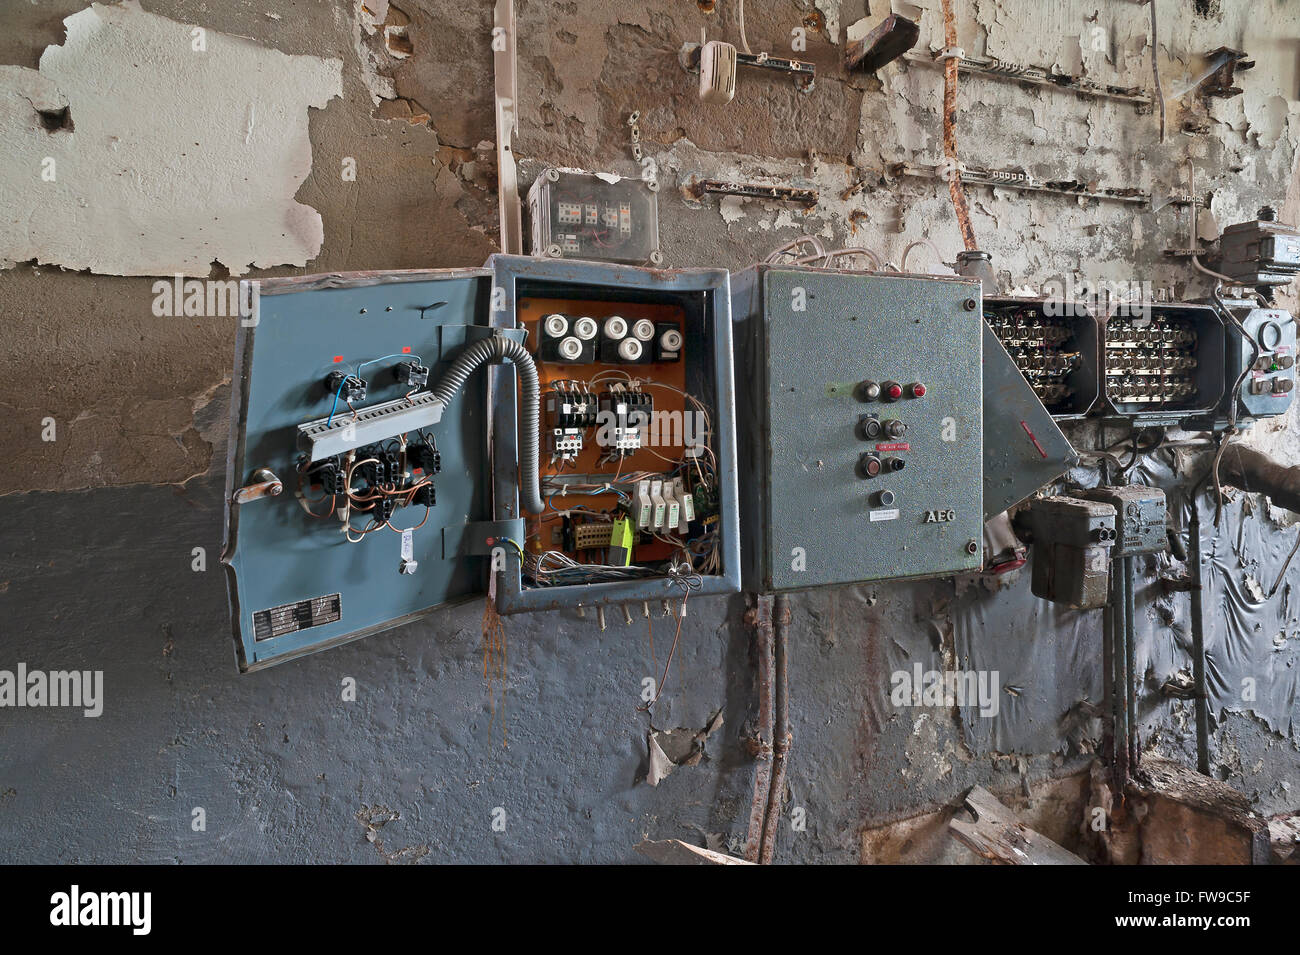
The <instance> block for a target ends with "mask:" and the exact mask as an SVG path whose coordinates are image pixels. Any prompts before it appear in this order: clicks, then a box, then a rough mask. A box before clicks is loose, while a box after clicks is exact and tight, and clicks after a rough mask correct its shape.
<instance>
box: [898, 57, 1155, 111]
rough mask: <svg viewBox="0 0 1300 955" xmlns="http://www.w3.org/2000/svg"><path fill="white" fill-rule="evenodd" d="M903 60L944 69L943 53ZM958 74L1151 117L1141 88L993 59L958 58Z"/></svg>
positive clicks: (1151, 99)
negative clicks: (1118, 103)
mask: <svg viewBox="0 0 1300 955" xmlns="http://www.w3.org/2000/svg"><path fill="white" fill-rule="evenodd" d="M904 58H905V59H907V60H908V61H909V62H912V63H921V64H924V65H926V66H939V67H942V66H943V51H942V50H939V51H934V50H931V51H928V52H922V51H920V50H916V51H912V52H909V53H906V54H904ZM957 71H958V72H959V73H965V74H968V75H970V74H976V75H979V76H989V77H992V78H994V79H1000V80H1010V81H1012V82H1016V83H1033V84H1036V85H1038V86H1054V87H1056V88H1057V89H1060V90H1065V91H1067V92H1071V93H1076V94H1078V95H1080V96H1093V97H1099V98H1102V99H1116V100H1122V101H1124V102H1128V103H1132V104H1133V106H1134V107H1135V108H1136V109H1137V111H1138V112H1139V113H1150V112H1151V111H1152V110H1153V109H1155V98H1154V97H1153V96H1152V95H1151V94H1150V93H1148V92H1146V91H1145V90H1143V89H1141V88H1140V87H1136V86H1112V85H1108V84H1104V83H1094V82H1092V81H1091V80H1087V79H1084V78H1083V77H1081V76H1073V75H1071V74H1069V73H1062V72H1060V71H1059V70H1055V69H1053V68H1051V67H1046V66H1035V65H1032V64H1025V63H1013V62H1011V61H1009V60H1000V59H998V58H996V57H983V56H967V55H962V56H959V57H958V58H957Z"/></svg>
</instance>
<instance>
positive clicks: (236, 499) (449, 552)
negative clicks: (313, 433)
mask: <svg viewBox="0 0 1300 955" xmlns="http://www.w3.org/2000/svg"><path fill="white" fill-rule="evenodd" d="M244 295H245V298H244V301H245V302H248V301H250V300H251V302H252V303H253V307H252V309H251V314H250V315H249V317H247V318H245V319H244V320H243V322H242V325H243V326H244V327H242V328H241V330H240V339H239V345H238V354H237V365H236V369H235V379H234V381H235V387H234V398H233V402H232V405H233V408H232V426H231V427H232V435H231V442H230V452H229V454H230V456H229V460H228V462H227V479H226V481H227V483H226V495H227V496H226V500H227V511H226V529H225V546H224V550H223V553H222V562H223V563H224V564H225V565H226V568H227V583H228V585H229V592H230V603H231V618H232V625H233V630H234V638H235V647H236V650H237V653H238V657H239V667H240V669H241V670H243V671H249V670H256V669H260V668H262V667H265V666H268V665H270V664H273V663H278V662H280V661H282V660H287V659H291V658H293V657H297V656H301V655H303V654H306V653H311V652H314V651H316V650H321V649H324V648H326V647H331V646H335V645H337V644H340V643H344V642H347V641H349V640H355V639H357V638H358V637H363V636H367V635H369V634H372V633H375V632H376V631H379V630H383V629H386V628H388V627H392V626H395V625H397V624H400V623H404V622H406V621H408V620H412V619H414V618H416V617H419V616H421V615H423V614H426V613H428V612H429V611H430V610H432V609H434V608H436V607H439V606H441V605H444V604H449V603H453V602H456V601H460V600H464V599H467V598H470V597H472V596H474V595H475V594H481V593H482V591H483V580H484V579H485V575H484V570H485V564H484V562H482V561H480V560H476V559H469V557H468V555H467V553H466V545H465V541H467V540H469V539H471V538H474V537H476V536H482V535H473V534H467V533H466V530H467V528H471V527H478V528H479V529H480V530H481V529H483V526H482V525H479V524H477V522H480V521H490V520H491V517H492V502H491V497H492V495H491V488H490V473H491V471H490V467H489V465H488V399H487V387H488V384H487V375H486V374H484V371H483V370H480V371H479V372H478V373H476V374H474V375H471V376H470V378H469V379H468V380H467V382H466V383H465V386H464V388H463V389H462V390H461V391H460V393H459V394H458V395H457V396H456V398H455V399H454V400H453V401H451V402H450V404H449V405H447V406H446V407H443V408H441V416H440V419H439V420H437V421H436V423H427V419H428V418H429V417H430V416H429V415H428V414H426V415H425V423H423V424H422V423H421V421H420V419H418V418H413V416H412V415H411V414H410V413H409V412H410V411H411V407H413V405H414V403H413V402H412V396H414V397H415V401H417V402H418V401H419V400H420V398H421V397H422V396H424V397H427V396H428V392H427V391H423V392H422V391H421V390H420V388H419V387H418V386H417V387H414V388H413V387H412V385H411V381H410V380H409V378H407V379H405V380H404V379H403V377H402V376H403V375H404V374H414V375H415V376H416V377H417V378H418V377H419V374H420V366H423V368H424V370H425V374H427V376H428V385H430V386H431V385H433V384H434V383H435V382H436V381H437V380H438V378H439V377H440V375H441V374H442V373H443V372H445V371H446V369H447V367H448V365H449V364H450V362H451V361H452V360H453V359H454V358H455V357H456V355H457V354H458V353H459V352H460V351H461V350H462V349H464V348H465V347H466V346H467V345H471V344H473V342H475V341H477V340H480V339H482V338H484V337H487V336H489V335H491V334H492V333H493V332H492V328H491V318H492V312H491V310H490V309H489V304H490V301H489V300H490V296H491V275H490V273H489V272H487V271H486V270H483V269H447V270H433V271H411V272H359V273H347V274H337V275H319V276H306V277H303V278H288V279H270V280H267V281H264V282H261V283H246V287H245V290H244ZM411 365H414V366H415V367H414V368H412V367H410V366H411ZM334 372H342V375H343V377H342V378H336V379H335V380H337V381H338V382H339V387H337V388H336V387H334V381H332V380H331V379H330V375H331V374H332V373H334ZM346 376H354V377H356V378H359V379H362V380H364V381H365V394H364V395H362V394H360V393H359V392H355V393H354V391H353V387H354V386H355V384H356V383H355V382H352V383H349V382H348V380H347V377H346ZM348 397H353V398H354V400H353V401H352V407H349V404H348V401H347V398H348ZM340 399H342V400H340ZM385 408H387V409H389V411H390V412H391V411H393V410H396V411H399V412H401V414H397V415H395V416H394V417H392V418H385V419H384V421H383V422H381V423H379V424H378V425H377V429H378V430H376V426H371V427H369V428H368V430H366V429H367V421H370V422H371V425H374V422H375V419H376V417H377V416H380V415H382V414H385V413H387V412H385V411H384V410H383V409H385ZM337 418H342V419H344V420H345V422H348V423H349V424H350V425H351V426H353V427H355V428H356V429H357V432H359V433H362V434H364V436H365V439H366V442H367V443H366V444H365V445H364V446H360V447H358V448H357V449H356V450H352V451H349V452H346V453H343V454H335V456H334V457H333V458H330V459H328V460H327V459H324V458H317V457H316V456H317V455H319V454H321V453H322V452H321V448H320V446H319V445H316V446H312V447H313V450H312V452H311V453H307V452H306V451H305V450H304V448H305V447H306V446H308V445H309V444H310V442H308V441H307V440H306V438H305V436H304V435H303V434H301V433H300V430H301V429H300V426H301V425H304V424H307V423H310V422H313V421H318V420H320V419H325V420H326V421H330V422H331V423H332V422H333V419H337ZM408 429H409V431H410V435H409V441H410V442H412V443H411V444H409V445H408V444H407V443H406V442H405V441H403V440H402V439H401V438H400V437H399V436H400V435H401V434H402V433H405V432H407V431H408ZM388 431H391V432H392V433H391V434H388V433H387V432H388ZM417 437H418V440H419V441H420V442H421V443H420V444H419V445H418V448H417V447H416V445H415V444H414V442H415V441H416V440H417ZM429 438H432V439H433V442H436V445H435V444H433V442H430V441H429V440H428V439H429ZM395 446H396V447H400V453H399V452H395V451H394V447H395ZM433 447H436V452H437V454H440V455H441V473H440V474H438V475H437V476H436V477H433V478H432V479H431V481H432V485H433V491H434V493H435V494H436V500H435V501H434V502H433V503H432V506H427V505H428V502H429V493H430V492H428V490H427V489H426V490H424V491H422V492H421V494H420V496H419V498H418V499H412V500H411V501H409V502H405V501H404V502H402V503H400V504H385V505H384V506H385V507H390V506H392V507H395V510H393V512H392V514H391V516H390V517H389V518H388V519H387V521H386V522H384V523H377V522H376V521H375V517H374V514H375V513H376V512H375V511H374V510H373V508H375V507H378V505H377V504H374V503H373V502H372V501H366V502H357V503H355V504H353V503H350V502H351V501H352V497H351V496H349V495H347V494H333V495H327V494H326V489H327V488H330V489H333V490H334V491H338V490H339V489H340V488H342V487H345V486H346V487H347V488H348V489H351V488H352V487H353V486H354V485H353V478H354V477H357V476H358V475H360V474H361V473H362V472H363V470H364V469H366V468H375V467H386V468H388V470H387V471H377V470H376V471H367V472H365V473H373V474H379V475H391V474H400V475H402V476H403V480H404V481H405V482H406V483H405V484H402V483H401V481H397V479H393V480H394V482H396V486H415V484H416V483H417V482H418V483H419V484H421V485H428V484H429V480H428V478H429V472H432V471H435V470H436V466H435V465H434V464H433V463H432V462H433V458H434V457H435V455H433V454H432V452H431V451H430V449H431V448H433ZM374 448H379V449H380V452H379V453H380V457H381V458H382V459H383V461H382V462H381V463H380V464H379V465H377V466H375V465H369V464H364V463H363V461H364V458H363V457H358V456H357V455H358V453H362V452H365V451H366V450H367V449H374ZM413 450H418V451H420V452H424V453H425V456H424V457H421V456H420V455H417V454H415V453H408V452H413ZM331 453H333V452H331ZM349 454H350V455H351V457H349ZM389 454H395V455H396V459H397V460H398V461H399V462H400V463H398V464H396V465H393V464H391V462H390V459H389V458H388V457H387V455H389ZM372 456H373V453H372ZM323 460H324V461H326V464H321V461H323ZM329 461H336V462H337V463H338V464H339V465H340V466H338V467H336V468H335V469H334V472H332V473H331V472H330V470H329V468H328V467H327V466H326V465H327V464H328V462H329ZM424 464H427V465H428V466H427V467H424V466H420V465H424ZM354 470H355V472H356V473H355V474H354ZM300 476H301V477H302V478H303V480H302V482H301V483H300ZM331 478H332V479H331ZM357 479H358V481H359V482H360V481H362V480H363V479H362V478H361V477H358V478H357ZM317 482H319V484H317ZM327 482H328V483H327ZM344 482H345V483H344ZM387 482H388V478H387V477H382V478H380V477H376V478H375V481H374V484H373V485H370V487H374V488H378V487H380V486H387ZM277 485H278V486H279V487H281V488H282V490H280V491H279V492H278V493H277V492H276V490H275V489H276V486H277ZM361 486H366V485H364V484H362V485H361ZM385 493H386V492H385ZM360 496H362V497H370V496H374V497H378V496H380V492H379V491H377V490H376V491H367V492H366V493H363V494H361V495H360ZM327 498H328V499H327ZM340 501H342V502H345V503H347V506H348V508H349V512H350V516H349V522H350V524H351V525H352V526H353V527H354V528H355V530H354V531H348V530H347V527H348V525H347V524H345V523H344V521H343V520H341V510H342V508H341V507H340V505H339V502H340ZM366 504H370V505H371V508H372V509H371V511H370V512H369V513H367V512H366V511H365V510H364V508H365V505H366ZM421 505H426V506H421ZM309 512H311V513H309ZM313 515H320V516H313ZM371 525H374V526H373V529H372V530H371V532H369V533H361V531H362V530H363V529H365V528H366V527H368V526H371ZM508 530H509V529H508V528H507V529H506V531H507V532H508ZM406 531H409V533H403V532H406Z"/></svg>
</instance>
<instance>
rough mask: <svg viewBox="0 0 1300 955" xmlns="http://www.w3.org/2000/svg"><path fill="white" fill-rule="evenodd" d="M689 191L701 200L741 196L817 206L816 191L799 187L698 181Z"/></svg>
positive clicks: (693, 183)
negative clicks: (711, 197) (711, 196)
mask: <svg viewBox="0 0 1300 955" xmlns="http://www.w3.org/2000/svg"><path fill="white" fill-rule="evenodd" d="M687 189H688V190H689V191H690V192H691V193H693V194H694V196H695V198H697V199H700V198H703V197H704V196H705V195H715V196H741V197H743V198H746V199H766V200H768V201H769V202H797V203H799V204H801V205H805V206H815V205H817V199H818V192H817V190H816V189H804V188H800V187H797V186H773V185H769V184H767V183H762V182H732V181H729V180H725V179H697V180H695V181H693V182H692V183H690V184H689V185H688V186H687Z"/></svg>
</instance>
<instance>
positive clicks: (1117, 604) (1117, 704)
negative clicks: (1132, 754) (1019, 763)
mask: <svg viewBox="0 0 1300 955" xmlns="http://www.w3.org/2000/svg"><path fill="white" fill-rule="evenodd" d="M1124 584H1125V576H1124V561H1123V559H1122V558H1120V559H1116V560H1115V561H1113V562H1112V563H1111V567H1110V603H1111V619H1112V621H1113V624H1114V625H1113V628H1112V631H1111V632H1112V634H1113V636H1114V640H1115V643H1114V650H1113V653H1112V657H1111V659H1112V661H1113V668H1112V670H1111V699H1112V700H1113V701H1114V702H1113V706H1114V713H1115V761H1114V763H1113V765H1112V767H1111V772H1112V776H1113V778H1114V781H1115V787H1116V789H1117V790H1122V789H1123V788H1124V785H1125V783H1126V782H1127V781H1128V765H1129V764H1128V759H1129V756H1128V739H1129V734H1128V691H1127V690H1126V689H1125V687H1127V686H1128V646H1127V640H1126V639H1125V638H1126V636H1127V634H1128V622H1127V621H1126V619H1125V614H1126V611H1127V609H1128V599H1127V596H1126V594H1125V587H1124Z"/></svg>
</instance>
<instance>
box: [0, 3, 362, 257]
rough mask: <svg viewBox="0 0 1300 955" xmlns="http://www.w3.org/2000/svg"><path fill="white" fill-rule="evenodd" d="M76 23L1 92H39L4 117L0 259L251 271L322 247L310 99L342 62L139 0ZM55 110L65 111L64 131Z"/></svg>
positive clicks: (100, 8) (316, 98)
mask: <svg viewBox="0 0 1300 955" xmlns="http://www.w3.org/2000/svg"><path fill="white" fill-rule="evenodd" d="M64 23H65V26H66V28H67V40H66V42H65V43H63V44H62V45H61V46H51V47H48V48H47V49H46V50H45V52H44V53H43V54H42V55H41V61H40V69H39V70H38V71H32V70H28V69H23V68H21V67H8V68H7V69H6V70H5V71H4V72H3V73H0V77H3V78H4V79H5V82H4V84H3V86H0V96H2V97H4V98H5V99H6V100H8V101H9V102H10V103H12V102H13V101H15V100H19V101H21V100H27V101H28V104H29V105H28V108H27V109H26V110H20V109H13V108H9V109H6V111H5V114H4V118H3V121H0V136H2V137H3V139H4V141H5V142H6V144H7V146H8V149H9V150H10V151H11V153H10V155H8V156H6V162H5V164H4V167H3V169H4V172H3V176H2V177H0V204H3V208H4V210H5V214H4V217H3V218H2V219H0V259H5V260H8V261H9V262H13V261H21V260H28V259H31V260H35V261H36V262H38V263H40V264H49V265H57V266H62V267H63V268H67V269H70V270H73V271H77V270H80V269H89V270H90V271H92V272H96V273H101V274H109V275H172V274H177V273H179V274H184V275H207V274H208V272H209V270H210V269H211V267H212V265H213V264H214V263H220V264H221V265H223V266H224V267H226V269H227V270H228V271H229V272H230V273H231V274H233V275H239V274H242V273H243V272H245V271H246V270H247V268H248V265H249V263H250V262H252V263H253V264H255V265H257V266H259V267H263V268H264V267H268V266H274V265H305V264H306V263H307V261H308V260H309V259H311V258H314V257H315V256H316V254H317V253H318V252H319V251H320V246H321V241H322V239H323V228H322V225H321V218H320V216H319V215H318V214H317V213H316V211H315V210H313V209H311V208H309V207H308V206H305V205H302V204H301V203H298V202H296V201H294V198H293V196H294V193H296V192H297V191H298V187H299V186H300V185H301V184H302V181H303V180H304V179H306V177H307V173H308V172H309V171H310V169H311V143H310V141H309V140H308V138H307V108H308V107H309V106H310V107H315V108H317V109H319V108H321V107H323V106H324V105H325V104H326V102H327V101H328V100H330V99H331V98H333V97H335V96H338V95H339V94H340V93H341V92H342V90H341V84H340V72H341V69H342V65H343V64H342V62H341V61H339V60H325V59H322V58H320V57H309V56H297V57H287V56H285V55H284V54H282V53H280V52H278V51H276V50H271V49H266V48H263V47H258V46H257V45H256V44H254V43H251V42H250V41H248V40H245V39H243V38H241V37H230V36H226V35H224V34H221V33H218V32H216V31H211V32H209V31H207V30H206V29H204V28H201V27H200V28H194V27H190V26H187V25H185V24H183V23H177V22H175V21H172V20H168V19H166V18H165V17H160V16H157V15H154V14H151V13H145V12H143V11H142V10H141V9H140V7H139V5H138V4H137V3H135V2H134V0H125V2H123V3H122V4H119V5H111V6H110V5H104V4H96V5H94V6H93V7H90V8H88V9H86V10H83V11H81V12H80V13H77V14H75V15H74V16H71V17H69V18H68V19H67V20H65V21H64ZM196 29H197V30H198V31H199V32H197V33H196V32H195V30H196ZM51 113H56V114H57V113H63V114H64V115H62V116H60V117H58V120H59V123H60V125H58V126H55V127H54V128H53V129H50V128H49V125H50V117H49V114H51ZM38 172H39V175H38V174H37V173H38ZM250 173H252V174H251V175H250Z"/></svg>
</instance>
